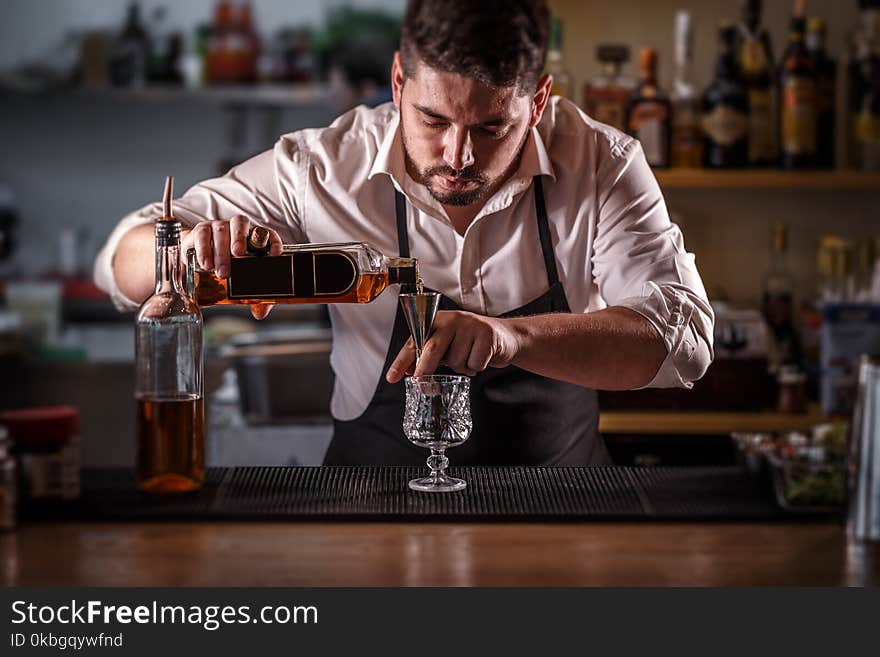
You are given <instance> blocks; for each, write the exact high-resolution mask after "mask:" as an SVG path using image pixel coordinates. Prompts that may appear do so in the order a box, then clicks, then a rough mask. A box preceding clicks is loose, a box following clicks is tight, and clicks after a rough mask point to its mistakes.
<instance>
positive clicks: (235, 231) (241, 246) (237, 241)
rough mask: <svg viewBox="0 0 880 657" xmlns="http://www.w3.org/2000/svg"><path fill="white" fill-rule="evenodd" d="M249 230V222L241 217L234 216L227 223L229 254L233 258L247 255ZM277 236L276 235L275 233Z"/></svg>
mask: <svg viewBox="0 0 880 657" xmlns="http://www.w3.org/2000/svg"><path fill="white" fill-rule="evenodd" d="M250 229H251V222H250V220H249V219H248V218H247V217H245V216H243V215H240V214H238V215H235V216H234V217H233V218H232V219H231V220H230V221H229V231H230V244H229V246H230V252H231V253H232V255H234V256H243V255H247V238H248V232H250ZM276 234H277V233H276Z"/></svg>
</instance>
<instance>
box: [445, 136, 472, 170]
mask: <svg viewBox="0 0 880 657" xmlns="http://www.w3.org/2000/svg"><path fill="white" fill-rule="evenodd" d="M443 160H444V161H445V162H446V164H448V165H449V166H450V167H452V168H453V169H455V170H456V171H461V170H462V169H465V168H467V167H469V166H471V165H472V164H473V163H474V144H473V142H472V141H471V133H470V130H467V129H463V128H453V129H452V130H447V131H446V134H445V139H444V144H443Z"/></svg>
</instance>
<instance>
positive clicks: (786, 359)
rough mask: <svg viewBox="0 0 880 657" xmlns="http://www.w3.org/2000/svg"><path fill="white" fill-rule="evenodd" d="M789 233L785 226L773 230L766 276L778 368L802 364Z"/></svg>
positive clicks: (767, 315) (768, 314) (769, 321)
mask: <svg viewBox="0 0 880 657" xmlns="http://www.w3.org/2000/svg"><path fill="white" fill-rule="evenodd" d="M787 251H788V230H787V228H786V226H785V224H782V223H778V224H776V225H775V226H774V227H773V255H772V260H771V265H770V270H769V271H768V273H767V275H766V276H765V277H764V289H763V298H762V310H763V314H764V319H765V321H766V322H767V325H768V326H769V327H770V332H771V334H772V336H773V341H774V344H775V347H776V350H775V351H776V360H777V362H776V363H773V365H775V366H782V365H799V364H800V356H801V351H800V341H799V338H798V335H797V332H796V330H795V321H794V308H795V306H794V280H793V278H792V275H791V272H790V271H789V269H788V263H787V260H786V253H787Z"/></svg>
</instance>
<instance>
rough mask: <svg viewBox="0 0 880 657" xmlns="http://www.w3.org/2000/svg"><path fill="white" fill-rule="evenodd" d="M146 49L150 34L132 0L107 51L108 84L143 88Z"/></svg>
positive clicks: (145, 78) (145, 80) (149, 45)
mask: <svg viewBox="0 0 880 657" xmlns="http://www.w3.org/2000/svg"><path fill="white" fill-rule="evenodd" d="M150 50H151V44H150V36H149V34H147V31H146V29H145V28H144V24H143V20H142V19H141V11H140V6H139V5H138V3H136V2H132V3H131V4H130V5H129V7H128V14H127V17H126V20H125V27H123V29H122V33H121V34H120V35H119V37H118V38H117V39H116V40H115V41H114V43H113V46H112V48H111V51H110V58H109V63H108V69H107V72H108V79H109V80H110V84H112V85H113V86H117V87H131V88H135V89H139V88H141V87H143V86H144V85H145V84H146V83H147V65H148V62H149V57H150Z"/></svg>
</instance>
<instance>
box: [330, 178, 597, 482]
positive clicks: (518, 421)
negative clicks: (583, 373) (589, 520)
mask: <svg viewBox="0 0 880 657" xmlns="http://www.w3.org/2000/svg"><path fill="white" fill-rule="evenodd" d="M533 181H534V190H535V210H536V214H537V218H538V231H539V235H540V239H541V252H542V254H543V256H544V264H545V266H546V269H547V280H548V281H549V283H550V289H549V290H547V292H545V293H544V294H542V295H541V296H540V297H538V298H537V299H535V300H534V301H532V302H531V303H528V304H526V305H525V306H523V307H522V308H518V309H516V310H514V311H512V312H509V313H505V314H504V315H502V317H523V316H527V315H539V314H546V313H568V312H571V309H570V308H569V306H568V300H567V299H566V298H565V291H564V290H563V289H562V284H561V283H560V282H559V275H558V273H557V270H556V260H555V258H554V256H553V246H552V244H551V240H550V228H549V225H548V222H547V210H546V207H545V205H544V193H543V187H542V180H541V178H540V177H539V176H535V177H534V179H533ZM395 194H396V199H395V209H396V214H397V239H398V243H399V248H400V256H401V257H409V254H410V251H409V235H408V231H407V225H406V199H405V198H404V196H403V195H402V194H401V193H400V192H398V191H397V190H395ZM460 309H461V308H460V307H459V306H458V305H456V304H455V302H453V301H452V300H451V299H449V298H448V297H446V296H441V298H440V310H460ZM409 337H410V335H409V329H408V328H407V325H406V319H405V318H404V315H403V311H402V309H401V308H400V305H399V304H398V308H397V316H396V318H395V320H394V330H393V332H392V335H391V342H390V344H389V346H388V353H387V354H386V356H385V364H384V365H383V366H382V373H381V375H380V379H379V385H378V386H377V387H376V391H375V393H374V394H373V399H372V401H371V402H370V404H369V406H367V409H366V410H365V411H364V412H363V413H362V414H361V415H360V417H358V418H355V419H354V420H348V421H340V420H336V421H334V432H333V440H332V441H331V442H330V447H329V449H328V451H327V454H326V456H325V457H324V464H325V465H421V464H423V463H424V462H425V459H426V458H427V455H428V452H427V450H425V449H424V448H421V447H417V446H415V445H413V444H412V443H410V442H409V441H408V440H407V439H406V436H405V435H404V433H403V411H404V405H405V401H404V400H405V396H404V395H405V391H404V382H403V381H399V382H398V383H396V384H393V385H392V384H390V383H388V382H387V381H386V379H385V373H386V372H387V371H388V367H389V366H390V365H391V363H392V362H393V361H394V359H395V358H396V357H397V354H398V352H400V350H401V349H402V348H403V345H404V343H405V342H406V341H407V340H408V339H409ZM471 415H472V417H473V431H472V433H471V435H470V438H468V440H467V441H466V442H465V443H464V444H462V445H460V446H458V447H455V448H454V449H453V450H452V451H451V452H450V454H449V458H450V461H451V462H452V463H453V465H554V466H556V465H565V466H580V465H608V464H610V463H611V459H610V457H609V456H608V452H607V450H606V449H605V444H604V443H603V441H602V438H601V436H600V435H599V432H598V421H599V405H598V403H597V399H596V391H595V390H590V389H588V388H582V387H580V386H576V385H574V384H571V383H564V382H562V381H556V380H554V379H549V378H547V377H544V376H540V375H538V374H533V373H531V372H528V371H526V370H523V369H520V368H519V367H514V366H512V365H511V366H508V367H504V368H492V367H489V368H487V369H486V370H484V371H483V372H479V373H477V375H476V376H474V377H472V378H471Z"/></svg>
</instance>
